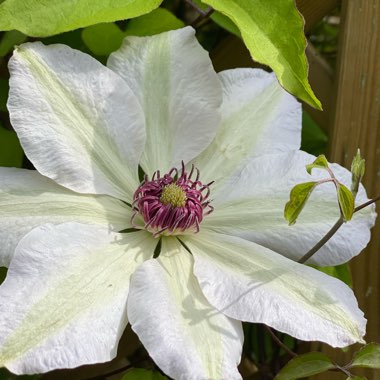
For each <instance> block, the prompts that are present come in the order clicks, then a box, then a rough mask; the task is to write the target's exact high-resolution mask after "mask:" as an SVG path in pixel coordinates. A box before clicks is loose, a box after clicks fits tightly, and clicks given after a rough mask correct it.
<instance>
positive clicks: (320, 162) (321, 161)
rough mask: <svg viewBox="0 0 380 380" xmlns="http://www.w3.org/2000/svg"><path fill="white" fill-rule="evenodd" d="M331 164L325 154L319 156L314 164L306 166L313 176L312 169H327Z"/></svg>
mask: <svg viewBox="0 0 380 380" xmlns="http://www.w3.org/2000/svg"><path fill="white" fill-rule="evenodd" d="M328 167H329V163H328V162H327V159H326V157H325V155H324V154H321V155H319V156H318V157H317V158H316V159H315V160H314V162H313V163H312V164H309V165H306V171H307V172H308V173H309V174H311V171H312V169H327V168H328Z"/></svg>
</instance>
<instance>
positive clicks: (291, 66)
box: [203, 0, 321, 109]
mask: <svg viewBox="0 0 380 380" xmlns="http://www.w3.org/2000/svg"><path fill="white" fill-rule="evenodd" d="M203 2H204V3H205V4H208V5H210V6H211V7H213V8H214V9H215V10H217V11H219V12H221V13H222V14H224V15H225V16H227V17H229V18H230V19H231V20H232V21H233V22H234V23H235V24H236V26H237V27H238V28H239V30H240V33H241V36H242V38H243V41H244V43H245V44H246V46H247V48H248V49H249V51H250V53H251V55H252V57H253V59H254V60H255V61H257V62H260V63H263V64H265V65H268V66H269V67H271V68H272V69H273V71H274V72H275V73H276V75H277V78H278V80H279V82H280V83H281V84H282V85H283V86H284V88H285V89H286V90H287V91H289V92H291V93H292V94H293V95H295V96H297V97H298V98H300V99H302V100H304V101H305V102H307V103H308V104H310V105H311V106H313V107H315V108H317V109H321V103H320V101H319V100H318V99H317V98H316V96H315V95H314V93H313V91H312V89H311V87H310V85H309V82H308V80H307V74H308V65H307V60H306V55H305V48H306V39H305V36H304V32H303V26H304V21H303V18H302V16H301V15H300V13H299V12H298V10H297V8H296V7H295V2H294V0H282V1H273V0H272V1H268V0H203Z"/></svg>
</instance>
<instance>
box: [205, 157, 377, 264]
mask: <svg viewBox="0 0 380 380" xmlns="http://www.w3.org/2000/svg"><path fill="white" fill-rule="evenodd" d="M314 159H315V157H314V156H312V155H310V154H307V153H305V152H302V151H294V152H290V153H282V154H273V155H263V156H261V157H258V158H255V159H254V160H251V162H250V163H249V164H247V165H246V166H245V167H244V168H242V169H240V170H239V171H236V172H235V173H234V174H233V175H232V176H231V177H230V178H228V179H227V180H226V182H225V184H224V185H223V186H220V187H217V186H216V185H215V188H214V189H213V190H214V191H213V193H212V196H213V198H214V201H213V206H214V207H215V211H214V212H213V213H212V214H210V215H208V216H207V217H206V218H205V219H204V221H203V222H202V227H203V229H204V228H207V229H211V230H213V231H216V232H222V233H226V234H229V235H234V236H240V237H243V238H245V239H248V240H251V241H254V242H256V243H259V244H261V245H263V246H265V247H267V248H270V249H272V250H273V251H275V252H278V253H281V254H282V255H284V256H286V257H289V258H291V259H293V260H298V259H299V258H300V257H302V256H303V255H304V254H305V253H306V252H307V251H308V250H309V249H310V248H312V247H313V246H314V245H315V244H316V243H317V242H318V241H319V240H320V239H321V238H322V237H323V236H324V235H325V234H326V233H327V232H328V231H329V229H330V228H331V227H332V226H333V225H334V224H335V222H336V221H337V220H338V219H339V216H340V213H339V205H338V201H337V196H336V189H335V186H334V185H333V184H332V183H327V184H322V185H320V186H318V187H317V188H316V189H315V190H314V191H313V193H312V195H311V196H310V198H309V200H308V201H307V204H306V206H305V208H304V209H303V210H302V212H301V215H300V216H299V218H298V220H297V222H296V224H295V225H293V226H289V225H288V223H287V221H286V220H285V218H284V208H285V204H286V202H287V201H288V200H289V194H290V190H291V189H292V188H293V186H295V185H296V184H298V183H301V182H309V181H316V180H320V179H324V178H329V174H328V173H327V172H326V171H323V170H319V169H315V170H313V172H312V175H309V174H308V173H307V172H306V169H305V165H307V164H310V163H312V162H313V161H314ZM331 168H332V170H333V172H334V173H335V174H336V177H337V179H338V180H339V181H341V182H343V183H344V184H346V185H347V186H348V188H349V187H350V184H351V174H350V172H349V171H348V170H346V169H344V168H342V167H341V166H339V165H336V164H332V165H331ZM365 201H367V196H366V193H365V190H364V188H363V186H361V187H360V190H359V193H358V195H357V199H356V204H357V205H359V204H361V203H363V202H365ZM375 218H376V213H375V212H374V206H371V207H368V208H366V209H364V210H362V211H360V212H358V213H356V214H355V215H354V217H353V219H352V220H351V221H350V222H348V223H345V224H344V225H343V226H342V227H341V228H340V229H339V231H338V232H337V233H336V234H335V235H334V236H333V237H332V239H330V240H329V241H328V242H327V244H325V245H324V246H323V247H322V248H321V249H320V250H319V251H318V252H317V253H316V254H315V255H314V256H313V257H312V258H311V259H310V260H309V261H308V263H309V264H315V265H320V266H328V265H337V264H341V263H344V262H346V261H348V260H350V259H351V258H352V257H353V256H355V255H357V254H359V253H360V251H361V250H362V249H364V247H365V246H366V245H367V243H368V241H369V239H370V228H371V227H372V226H373V224H374V222H375Z"/></svg>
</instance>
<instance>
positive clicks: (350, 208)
mask: <svg viewBox="0 0 380 380" xmlns="http://www.w3.org/2000/svg"><path fill="white" fill-rule="evenodd" d="M337 191H338V202H339V206H340V210H341V212H342V214H343V219H344V221H346V222H347V221H349V220H351V219H352V215H353V214H354V210H355V199H354V196H353V195H352V193H351V191H350V190H349V189H348V188H347V187H346V186H344V185H343V184H341V183H339V184H338V186H337Z"/></svg>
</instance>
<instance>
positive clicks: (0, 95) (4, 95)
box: [0, 78, 9, 112]
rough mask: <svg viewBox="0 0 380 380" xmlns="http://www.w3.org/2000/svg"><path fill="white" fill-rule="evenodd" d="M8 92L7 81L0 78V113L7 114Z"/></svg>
mask: <svg viewBox="0 0 380 380" xmlns="http://www.w3.org/2000/svg"><path fill="white" fill-rule="evenodd" d="M8 92H9V81H8V80H7V79H3V78H0V111H3V112H8V109H7V100H8Z"/></svg>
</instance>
